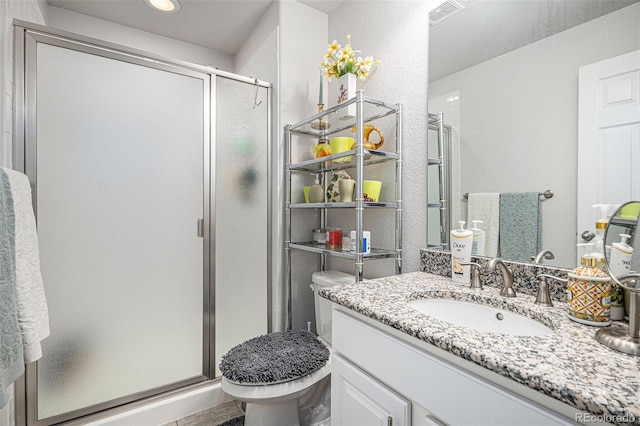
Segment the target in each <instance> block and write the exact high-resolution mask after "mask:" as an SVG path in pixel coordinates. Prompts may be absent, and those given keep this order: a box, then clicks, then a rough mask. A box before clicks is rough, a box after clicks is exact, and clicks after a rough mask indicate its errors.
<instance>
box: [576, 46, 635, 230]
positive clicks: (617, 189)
mask: <svg viewBox="0 0 640 426" xmlns="http://www.w3.org/2000/svg"><path fill="white" fill-rule="evenodd" d="M639 134H640V50H638V51H634V52H631V53H627V54H625V55H621V56H617V57H615V58H610V59H607V60H604V61H601V62H596V63H594V64H590V65H586V66H584V67H581V68H580V74H579V122H578V188H577V191H578V194H577V195H578V204H577V209H578V224H577V225H578V228H577V230H578V236H577V240H578V242H579V243H581V242H585V241H584V240H583V239H582V236H581V235H582V233H583V232H584V231H587V230H591V231H593V230H594V227H595V226H594V225H595V221H596V220H597V219H598V217H597V212H596V209H594V208H593V207H592V205H593V204H602V203H604V204H620V203H623V202H625V201H629V200H638V199H640V191H639V187H640V171H639V170H640V136H639Z"/></svg>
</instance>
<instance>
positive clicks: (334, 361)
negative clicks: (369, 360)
mask: <svg viewBox="0 0 640 426" xmlns="http://www.w3.org/2000/svg"><path fill="white" fill-rule="evenodd" d="M410 419H411V404H410V402H409V401H408V400H406V399H404V398H403V397H401V396H400V395H398V394H396V393H395V392H393V391H392V390H391V389H389V388H387V387H386V386H384V385H382V384H381V383H379V382H378V381H376V380H374V379H373V378H371V377H369V376H368V375H366V374H365V373H363V372H362V371H360V370H359V369H358V368H356V367H354V366H353V365H351V364H350V363H349V362H347V361H345V360H344V359H342V358H340V356H338V355H335V354H333V355H332V356H331V424H332V425H333V426H342V425H344V426H360V425H362V426H376V425H379V426H391V425H393V426H400V425H410V424H411V420H410Z"/></svg>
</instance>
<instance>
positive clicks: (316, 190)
mask: <svg viewBox="0 0 640 426" xmlns="http://www.w3.org/2000/svg"><path fill="white" fill-rule="evenodd" d="M309 202H311V203H324V188H323V187H322V185H320V180H319V179H316V180H315V182H313V185H311V188H310V189H309Z"/></svg>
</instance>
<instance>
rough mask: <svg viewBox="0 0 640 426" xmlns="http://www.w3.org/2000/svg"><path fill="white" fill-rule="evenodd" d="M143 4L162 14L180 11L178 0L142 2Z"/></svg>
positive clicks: (149, 0) (147, 0)
mask: <svg viewBox="0 0 640 426" xmlns="http://www.w3.org/2000/svg"><path fill="white" fill-rule="evenodd" d="M144 2H145V3H146V4H148V5H149V6H151V7H153V8H154V9H156V10H160V11H162V12H169V13H175V12H177V11H179V10H180V3H179V2H178V0H144Z"/></svg>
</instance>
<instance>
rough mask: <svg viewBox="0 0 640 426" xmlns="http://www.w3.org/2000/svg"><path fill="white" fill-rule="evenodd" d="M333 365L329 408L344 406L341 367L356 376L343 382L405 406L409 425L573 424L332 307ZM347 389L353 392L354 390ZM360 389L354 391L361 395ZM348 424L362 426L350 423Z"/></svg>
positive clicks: (342, 370)
mask: <svg viewBox="0 0 640 426" xmlns="http://www.w3.org/2000/svg"><path fill="white" fill-rule="evenodd" d="M333 360H335V361H337V364H338V365H339V367H338V368H336V369H334V367H333V364H332V374H334V376H333V377H334V378H332V380H336V379H335V378H336V377H337V378H338V379H337V382H338V383H336V385H335V386H336V390H335V391H334V388H333V387H332V400H331V404H332V406H333V407H341V406H342V405H341V404H348V403H350V401H340V400H339V399H341V398H343V394H344V391H343V390H342V389H341V388H342V387H345V386H346V385H343V384H342V381H343V379H342V377H343V376H344V375H345V373H344V371H345V368H344V365H347V366H350V367H351V369H354V370H356V371H357V373H355V372H351V373H349V376H348V377H356V376H358V375H360V376H362V377H364V378H361V379H360V382H358V383H374V384H376V385H377V386H378V387H380V388H382V389H385V390H386V392H387V393H390V394H391V395H394V396H396V398H398V399H399V400H405V401H409V402H410V405H411V408H410V409H411V410H412V411H413V414H412V418H413V424H414V425H461V424H462V425H488V424H491V425H515V424H517V425H536V426H541V425H570V424H575V423H574V422H573V421H572V419H570V418H567V417H564V416H562V415H559V414H558V413H555V412H552V411H550V410H548V409H547V408H545V407H542V406H539V405H538V404H536V403H533V402H531V401H529V400H527V399H525V398H523V397H522V396H520V395H517V394H515V393H513V392H511V391H509V390H507V389H504V388H502V387H500V386H498V385H496V384H494V383H491V382H490V381H488V380H486V379H484V378H482V377H479V376H476V375H475V374H473V373H471V372H469V371H467V370H464V369H463V368H461V367H459V366H457V365H454V364H451V363H450V362H448V361H447V360H444V359H441V358H439V357H437V356H435V355H433V354H431V353H428V352H427V351H425V350H423V349H421V348H419V347H418V346H414V345H411V344H409V343H407V342H406V341H404V340H401V339H399V338H397V337H396V336H393V335H391V334H390V333H387V332H385V331H383V330H382V329H381V328H378V327H376V326H373V325H372V324H369V323H368V322H365V321H364V320H362V319H359V318H356V316H355V315H352V314H351V313H350V312H345V311H343V310H338V309H335V308H334V311H333V353H332V363H333V362H334V361H333ZM336 371H337V372H338V374H335V372H336ZM367 380H368V382H366V381H367ZM349 383H350V385H351V382H349ZM354 383H355V382H354ZM351 386H353V387H356V388H357V385H351ZM366 386H367V385H362V387H361V388H359V389H358V391H360V392H361V393H364V392H366V391H367V389H368V388H367V387H366ZM341 392H342V393H341ZM352 393H356V391H353V392H352ZM334 404H335V405H334ZM398 421H399V423H395V418H394V423H393V424H394V425H396V424H409V423H402V421H403V420H398ZM404 421H406V420H404ZM332 424H333V425H350V423H347V422H341V417H340V411H338V417H337V418H336V421H335V422H332ZM351 424H353V425H357V424H365V423H362V422H358V421H354V422H353V423H351ZM376 424H377V423H376Z"/></svg>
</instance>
